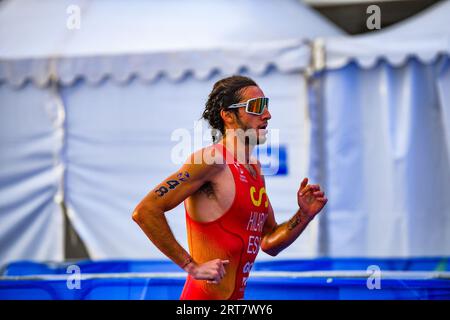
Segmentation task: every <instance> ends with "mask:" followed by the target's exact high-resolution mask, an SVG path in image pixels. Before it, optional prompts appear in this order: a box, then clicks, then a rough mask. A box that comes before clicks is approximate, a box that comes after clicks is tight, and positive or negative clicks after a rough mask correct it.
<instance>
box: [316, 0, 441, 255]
mask: <svg viewBox="0 0 450 320" xmlns="http://www.w3.org/2000/svg"><path fill="white" fill-rule="evenodd" d="M449 14H450V2H449V1H445V2H443V3H440V4H437V5H436V6H435V7H434V8H431V9H430V10H428V11H427V12H424V13H423V14H421V15H420V16H419V17H415V18H412V19H411V21H406V22H405V23H404V26H402V24H400V25H399V26H397V27H395V28H393V29H392V30H386V31H382V32H379V33H377V34H374V35H368V36H359V37H354V38H349V37H332V38H329V39H324V40H318V41H317V48H320V46H321V45H323V47H324V53H325V67H324V69H323V70H321V71H320V72H317V73H316V75H315V78H314V81H313V83H314V86H312V87H311V95H312V96H316V97H318V98H317V99H315V100H313V101H315V104H314V105H311V108H312V112H314V115H313V121H312V124H311V125H312V128H313V129H312V130H313V137H314V139H313V141H312V144H311V146H312V149H311V155H315V154H316V156H314V157H313V158H312V160H311V168H310V172H311V174H312V175H313V176H314V177H317V179H320V180H321V182H322V183H323V184H324V186H325V188H326V190H327V191H328V196H329V199H330V200H329V203H328V205H327V209H326V214H325V215H324V216H323V219H322V221H321V226H320V231H321V232H322V233H323V234H324V236H323V238H321V240H320V243H319V246H320V248H321V249H320V252H321V253H322V254H326V255H329V256H383V257H386V256H391V257H398V256H403V257H410V256H438V255H449V254H450V241H449V240H450V199H449V197H448V194H449V191H450V144H449V136H450V135H449V133H450V126H449V124H450V122H449V110H450V104H449V97H448V91H449V89H450V71H449V66H448V65H449V56H450V30H449V28H448V22H447V21H446V20H447V19H448V16H449ZM407 30H409V31H407ZM397 31H398V32H397ZM413 31H414V32H413ZM318 52H320V51H318ZM318 52H316V53H315V55H317V54H318ZM319 56H320V55H319ZM313 110H314V111H313ZM315 133H318V134H317V135H316V134H315Z"/></svg>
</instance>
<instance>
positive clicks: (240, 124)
mask: <svg viewBox="0 0 450 320" xmlns="http://www.w3.org/2000/svg"><path fill="white" fill-rule="evenodd" d="M241 95H242V99H241V101H239V102H247V100H249V99H252V98H260V97H264V92H262V90H261V89H260V88H259V87H256V86H250V87H246V88H244V89H243V90H242V93H241ZM270 118H272V116H271V115H270V112H269V110H268V108H266V109H265V110H264V112H263V113H262V114H261V115H255V114H249V113H247V112H246V111H245V107H244V108H239V109H238V117H237V119H236V128H237V129H242V130H243V131H244V133H245V135H246V136H247V137H248V138H247V141H250V143H252V142H253V143H255V144H263V143H265V142H266V139H267V137H266V136H267V125H268V121H269V120H270Z"/></svg>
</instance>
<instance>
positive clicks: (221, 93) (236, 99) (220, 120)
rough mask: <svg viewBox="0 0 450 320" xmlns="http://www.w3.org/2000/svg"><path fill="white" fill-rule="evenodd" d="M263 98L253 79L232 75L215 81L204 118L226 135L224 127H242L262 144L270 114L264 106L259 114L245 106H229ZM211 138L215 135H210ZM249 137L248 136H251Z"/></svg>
mask: <svg viewBox="0 0 450 320" xmlns="http://www.w3.org/2000/svg"><path fill="white" fill-rule="evenodd" d="M260 97H264V92H262V90H261V89H260V88H259V87H258V85H257V84H256V82H254V81H253V80H252V79H250V78H248V77H243V76H231V77H228V78H224V79H222V80H219V81H217V82H216V83H215V84H214V87H213V90H212V91H211V93H210V94H209V98H208V101H207V102H206V106H205V110H204V112H203V118H204V119H205V120H207V121H208V123H209V125H210V126H211V128H213V129H216V130H218V131H220V133H221V134H223V135H225V134H226V130H237V129H241V130H244V131H245V132H247V133H248V134H250V136H251V135H252V131H253V133H254V135H256V136H255V137H254V138H255V139H253V140H254V141H255V143H257V144H260V143H264V142H265V140H266V133H267V131H266V130H265V129H266V127H267V122H268V120H270V118H271V115H270V112H269V110H268V109H267V108H265V110H264V112H263V113H262V114H261V115H255V114H250V113H247V112H246V108H245V107H242V108H229V107H230V106H231V105H234V104H237V103H245V102H247V101H248V100H250V99H253V98H260ZM213 137H214V135H213ZM250 140H251V139H250Z"/></svg>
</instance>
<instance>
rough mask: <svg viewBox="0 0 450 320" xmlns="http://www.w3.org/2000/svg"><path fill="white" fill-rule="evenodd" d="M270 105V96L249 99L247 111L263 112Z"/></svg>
mask: <svg viewBox="0 0 450 320" xmlns="http://www.w3.org/2000/svg"><path fill="white" fill-rule="evenodd" d="M268 105H269V98H258V99H254V100H251V101H249V103H248V106H247V112H251V113H256V114H262V113H263V112H264V109H265V108H267V107H268Z"/></svg>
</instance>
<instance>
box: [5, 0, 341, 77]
mask: <svg viewBox="0 0 450 320" xmlns="http://www.w3.org/2000/svg"><path fill="white" fill-rule="evenodd" d="M25 2H26V3H25ZM73 8H75V10H73ZM76 8H79V13H80V15H79V17H80V20H79V21H80V25H79V26H80V28H79V29H71V28H68V27H67V24H68V23H69V25H70V22H71V21H73V19H75V18H76V17H77V9H76ZM339 34H342V32H341V31H339V30H338V29H337V28H336V27H335V26H333V25H332V24H331V23H330V22H328V21H327V20H326V19H324V18H323V17H321V16H320V15H319V14H317V13H316V12H314V11H313V10H312V9H310V8H308V7H307V6H305V5H303V4H302V3H300V2H299V1H296V0H282V1H272V0H264V1H257V0H244V1H233V0H232V1H228V0H217V1H207V0H187V1H176V0H164V1H162V0H159V1H139V0H131V1H118V0H113V1H80V0H78V1H74V0H62V1H54V0H43V1H39V3H29V2H27V1H23V0H16V1H6V2H5V3H3V4H2V5H1V6H0V42H1V43H2V46H1V47H0V80H2V79H7V80H9V82H11V83H13V84H16V85H20V84H22V83H23V82H24V81H25V80H26V79H27V78H31V79H32V80H34V81H35V82H37V83H39V84H41V85H42V84H45V83H47V81H48V80H49V78H50V76H53V77H57V78H58V79H61V80H62V82H63V83H66V84H70V83H71V82H72V81H73V80H74V79H76V78H78V77H85V78H86V79H87V80H88V81H89V82H94V83H96V82H98V81H99V80H101V79H103V78H104V77H106V76H112V77H113V78H114V79H115V80H116V81H118V82H122V81H127V80H128V79H129V78H130V77H131V76H133V75H137V76H139V77H140V78H143V79H145V80H152V79H154V78H156V77H157V76H159V75H161V74H165V75H167V76H168V77H169V78H172V79H180V78H181V77H182V76H184V75H185V74H186V73H192V74H193V75H194V76H196V77H197V78H204V77H207V76H209V75H210V74H211V73H212V72H214V71H217V70H219V71H224V72H225V73H234V72H238V71H239V70H241V69H242V68H246V69H250V70H251V71H253V72H255V73H261V72H263V71H265V70H266V69H267V68H268V67H269V66H271V65H273V66H276V67H277V68H279V69H280V70H283V71H290V70H297V69H299V68H302V67H304V66H305V65H306V64H307V63H308V62H309V54H308V50H307V48H306V46H305V45H304V43H303V40H304V39H312V38H314V37H318V36H335V35H339Z"/></svg>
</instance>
